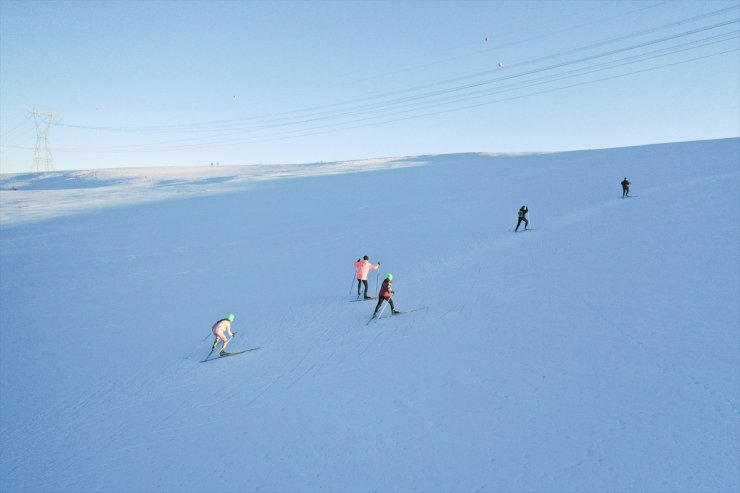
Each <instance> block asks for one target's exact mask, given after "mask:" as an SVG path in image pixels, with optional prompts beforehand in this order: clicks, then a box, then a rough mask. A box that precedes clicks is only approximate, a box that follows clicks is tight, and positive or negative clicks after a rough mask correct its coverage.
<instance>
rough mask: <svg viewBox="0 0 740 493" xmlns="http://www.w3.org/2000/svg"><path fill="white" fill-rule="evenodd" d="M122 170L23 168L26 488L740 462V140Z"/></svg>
mask: <svg viewBox="0 0 740 493" xmlns="http://www.w3.org/2000/svg"><path fill="white" fill-rule="evenodd" d="M322 166H327V167H332V166H333V167H334V169H333V170H332V171H331V172H328V173H325V172H323V171H319V170H318V168H321V167H322ZM268 171H269V173H268ZM357 171H363V172H357ZM98 173H99V175H98V176H94V174H93V173H72V172H60V173H57V174H54V175H52V176H46V177H41V176H28V175H25V176H22V175H3V176H2V177H1V178H0V204H1V205H2V208H1V209H0V211H1V214H0V220H1V221H2V222H0V224H2V234H1V235H0V267H1V272H0V274H1V281H0V287H1V291H0V295H1V298H0V303H1V305H0V308H2V310H1V314H0V336H1V340H0V371H1V374H0V391H1V394H0V442H1V444H2V446H1V447H0V490H2V491H3V492H6V491H8V492H11V491H336V492H339V491H371V490H376V491H522V492H523V491H527V492H532V491H686V492H688V491H737V490H738V489H740V477H739V474H738V470H739V466H740V446H738V443H740V420H739V419H738V418H740V330H739V329H740V327H739V324H740V307H739V304H738V300H739V299H740V252H739V251H738V245H740V234H739V231H740V207H739V206H738V205H739V204H740V139H726V140H718V141H703V142H692V143H680V144H666V145H655V146H645V147H636V148H624V149H610V150H595V151H582V152H571V153H558V154H541V155H521V156H495V155H484V154H462V155H448V156H424V157H416V158H405V159H401V160H381V161H378V162H362V163H354V164H353V165H347V166H343V164H342V163H334V164H330V165H314V166H305V167H300V166H294V167H277V168H270V169H269V170H267V169H261V170H257V169H252V168H249V167H244V168H241V167H237V168H211V169H203V170H200V171H192V170H183V169H170V170H164V169H162V170H159V171H157V172H156V173H154V172H151V171H150V170H111V171H107V172H98ZM266 173H267V174H269V176H267V174H266ZM624 176H627V177H628V178H629V179H630V180H631V181H632V183H633V187H632V192H633V194H634V195H635V197H634V198H630V199H624V200H623V199H621V198H620V196H621V190H620V187H619V182H620V181H621V179H622V178H623V177H624ZM45 180H46V181H45ZM13 188H15V189H16V190H13ZM60 203H63V204H65V205H64V206H60V207H57V204H60ZM525 203H526V204H527V205H528V206H529V209H530V211H531V220H532V226H533V227H534V231H531V232H526V233H522V232H520V233H517V234H514V233H513V232H512V230H513V227H514V225H515V222H516V211H517V209H518V208H519V207H520V206H521V205H522V204H525ZM365 254H367V255H369V256H370V257H371V260H373V261H376V260H380V261H381V262H382V274H383V275H384V274H385V273H387V272H392V273H393V274H394V287H395V289H396V291H397V294H396V302H397V305H398V308H400V309H401V310H411V309H415V308H423V309H422V310H419V311H415V312H413V313H408V314H405V315H402V316H400V317H394V318H388V319H383V320H381V321H379V322H378V323H377V324H371V325H369V326H367V325H365V322H366V321H367V320H368V318H369V316H370V315H371V313H372V309H373V306H374V304H373V302H359V303H348V300H350V299H352V298H353V295H349V294H348V293H349V290H350V282H351V281H352V279H353V274H354V269H353V267H352V263H353V262H354V261H355V260H356V259H357V258H358V257H359V256H361V255H365ZM370 284H371V288H372V289H373V290H375V289H376V277H375V273H374V272H371V275H370ZM229 312H233V313H235V314H236V321H235V324H234V327H235V329H236V330H238V331H239V333H238V335H237V336H236V339H234V341H233V343H232V344H233V345H232V346H231V347H232V348H233V349H234V350H236V349H247V348H254V347H260V348H261V349H259V350H257V351H253V352H250V353H246V354H244V355H240V356H235V357H233V358H227V359H224V360H219V361H215V362H209V363H204V364H200V363H199V360H201V359H202V358H203V357H204V356H205V355H206V354H207V353H208V349H209V346H210V342H211V339H210V338H209V337H208V334H209V330H210V325H211V324H212V323H213V322H214V321H215V320H217V319H219V318H221V317H223V316H225V315H226V314H227V313H229Z"/></svg>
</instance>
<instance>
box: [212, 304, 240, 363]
mask: <svg viewBox="0 0 740 493" xmlns="http://www.w3.org/2000/svg"><path fill="white" fill-rule="evenodd" d="M233 321H234V314H233V313H230V314H229V316H228V317H226V318H223V319H221V320H219V321H218V322H216V323H215V324H213V328H212V329H211V330H213V335H214V336H216V339H215V340H214V341H213V346H211V351H215V350H216V346H218V341H223V343H224V345H223V347H221V351H220V352H219V355H220V356H223V354H224V353H225V352H226V346H228V345H229V340H230V339H231V338H232V337H234V335H235V334H236V331H235V330H234V331H232V330H231V322H233ZM225 334H228V335H229V339H227V338H226V335H225Z"/></svg>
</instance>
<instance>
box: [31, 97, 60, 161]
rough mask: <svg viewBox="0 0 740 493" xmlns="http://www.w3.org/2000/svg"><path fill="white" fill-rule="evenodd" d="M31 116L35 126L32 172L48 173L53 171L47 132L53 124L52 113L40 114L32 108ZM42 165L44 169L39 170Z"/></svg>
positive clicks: (52, 159)
mask: <svg viewBox="0 0 740 493" xmlns="http://www.w3.org/2000/svg"><path fill="white" fill-rule="evenodd" d="M31 114H32V115H33V121H34V123H35V124H36V150H35V151H34V153H33V168H32V171H47V172H48V171H51V170H53V169H54V158H52V156H51V148H50V147H49V130H50V129H51V124H52V123H54V113H52V112H51V111H50V112H48V113H41V112H40V111H38V110H37V109H36V108H35V107H34V108H33V110H32V111H31ZM42 163H43V164H44V165H45V167H46V169H45V170H42V169H41V164H42Z"/></svg>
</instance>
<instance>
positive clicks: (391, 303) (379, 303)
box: [375, 297, 396, 315]
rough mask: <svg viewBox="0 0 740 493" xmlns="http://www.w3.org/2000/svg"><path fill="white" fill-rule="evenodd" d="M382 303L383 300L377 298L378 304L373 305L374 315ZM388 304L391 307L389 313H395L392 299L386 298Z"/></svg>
mask: <svg viewBox="0 0 740 493" xmlns="http://www.w3.org/2000/svg"><path fill="white" fill-rule="evenodd" d="M383 301H385V298H383V297H378V304H377V305H375V314H376V315H377V314H378V310H380V307H381V306H382V305H383ZM388 304H389V305H391V312H393V311H395V309H396V308H395V307H394V306H393V298H388Z"/></svg>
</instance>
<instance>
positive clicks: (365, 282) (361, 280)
mask: <svg viewBox="0 0 740 493" xmlns="http://www.w3.org/2000/svg"><path fill="white" fill-rule="evenodd" d="M345 282H346V281H345ZM361 284H364V285H365V296H367V279H358V280H357V296H360V286H361Z"/></svg>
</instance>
